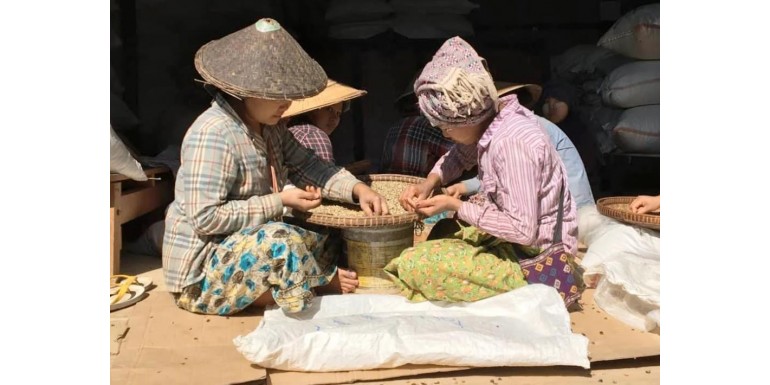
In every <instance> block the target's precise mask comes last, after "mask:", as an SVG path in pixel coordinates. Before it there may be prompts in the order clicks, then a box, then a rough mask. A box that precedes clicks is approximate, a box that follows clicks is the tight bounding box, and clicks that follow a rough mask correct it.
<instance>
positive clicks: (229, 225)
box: [181, 119, 283, 235]
mask: <svg viewBox="0 0 770 385" xmlns="http://www.w3.org/2000/svg"><path fill="white" fill-rule="evenodd" d="M197 124H198V123H197V122H196V125H197ZM221 124H225V123H224V121H223V120H221V119H210V120H207V121H203V122H202V123H201V126H200V127H193V128H192V129H191V130H190V134H189V136H188V138H187V139H186V140H185V141H184V143H183V145H182V149H181V159H182V162H183V163H184V164H185V167H184V169H183V172H184V175H182V178H183V180H184V184H185V185H184V187H183V194H184V202H185V210H186V211H187V214H188V215H189V218H190V224H191V226H192V228H193V230H194V231H195V233H196V234H199V235H214V234H230V233H232V232H234V231H237V230H239V229H242V228H244V227H248V226H251V225H256V224H261V223H265V222H266V221H267V220H268V219H270V218H273V217H275V216H278V215H280V214H281V213H282V212H283V204H282V203H281V198H280V196H279V194H267V195H262V196H252V197H250V198H248V199H246V200H229V199H228V198H227V196H228V193H229V192H230V190H231V189H232V187H233V185H234V184H235V180H236V175H237V174H238V159H236V155H235V154H236V152H235V151H234V148H233V147H232V144H231V142H229V141H228V140H227V138H226V137H225V136H224V135H223V134H222V130H221V129H220V128H219V127H218V126H219V125H221Z"/></svg>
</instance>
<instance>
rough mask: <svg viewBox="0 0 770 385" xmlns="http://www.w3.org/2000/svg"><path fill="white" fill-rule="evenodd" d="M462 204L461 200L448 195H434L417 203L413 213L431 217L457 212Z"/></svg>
mask: <svg viewBox="0 0 770 385" xmlns="http://www.w3.org/2000/svg"><path fill="white" fill-rule="evenodd" d="M462 203H463V202H462V201H461V200H459V199H457V198H455V197H452V196H449V195H436V196H434V197H433V198H428V199H425V200H422V201H419V202H417V203H416V209H415V211H416V212H417V213H418V214H420V215H423V216H425V217H432V216H434V215H436V214H440V213H443V212H444V211H448V210H452V211H458V210H460V205H461V204H462Z"/></svg>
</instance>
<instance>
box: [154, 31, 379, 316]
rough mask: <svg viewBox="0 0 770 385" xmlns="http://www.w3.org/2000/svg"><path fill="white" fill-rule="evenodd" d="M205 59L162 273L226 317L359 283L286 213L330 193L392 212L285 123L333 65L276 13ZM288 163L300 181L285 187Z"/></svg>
mask: <svg viewBox="0 0 770 385" xmlns="http://www.w3.org/2000/svg"><path fill="white" fill-rule="evenodd" d="M195 68H196V69H197V70H198V72H199V73H200V74H201V76H202V77H203V79H204V80H205V81H206V83H207V84H206V87H207V89H209V90H210V91H212V93H213V96H214V100H213V101H212V103H211V107H210V108H208V109H207V110H206V111H204V112H203V113H202V114H201V115H200V116H199V117H198V118H197V119H196V120H195V122H193V124H192V126H191V127H190V128H189V129H188V130H187V133H186V134H185V137H184V140H183V142H182V149H181V167H180V168H179V171H178V173H177V177H176V187H175V197H174V202H172V203H171V205H170V207H169V209H168V212H167V214H166V229H165V234H164V237H163V274H164V277H165V281H166V287H167V288H168V290H169V291H170V292H171V293H173V294H174V296H175V298H176V304H177V306H179V307H180V308H182V309H185V310H187V311H190V312H194V313H203V314H218V315H228V314H233V313H236V312H239V311H241V310H243V309H244V308H245V307H247V306H250V305H252V304H256V305H260V306H264V305H267V304H270V303H273V302H274V303H277V304H278V305H280V306H281V308H283V309H284V310H285V311H287V312H298V311H301V310H303V309H305V308H307V306H308V305H309V302H310V301H311V300H312V298H313V296H314V291H315V288H321V287H329V286H331V289H333V290H335V291H338V292H339V291H352V290H354V289H355V287H356V285H357V284H358V281H357V280H356V276H355V273H354V272H352V271H348V270H343V269H338V268H337V266H336V263H335V258H336V257H337V255H336V254H333V253H330V252H329V250H328V248H327V247H326V245H327V242H326V239H327V235H326V234H323V233H319V232H316V231H312V230H310V229H307V228H301V227H298V226H293V225H290V224H288V223H283V222H280V218H281V216H282V213H283V212H284V208H292V209H294V210H303V211H306V210H309V209H312V208H314V207H317V206H318V205H320V203H321V197H324V198H330V199H334V200H337V201H343V202H349V203H353V202H355V201H356V200H357V201H358V203H359V204H360V205H361V208H362V210H363V211H364V212H366V213H367V214H370V215H371V214H387V213H388V208H387V203H386V200H385V199H384V198H383V197H382V196H381V195H379V194H377V193H376V192H374V191H373V190H372V189H371V188H369V187H368V186H367V185H366V184H364V183H362V182H360V181H359V180H357V179H356V178H355V177H353V175H351V174H350V173H349V172H347V171H345V170H343V169H342V168H339V167H336V166H334V165H332V164H329V163H326V162H322V161H320V160H319V159H318V158H317V157H316V156H315V155H314V154H313V153H312V152H311V151H309V150H307V149H306V148H304V147H302V146H301V145H300V144H299V143H297V141H296V140H295V139H294V137H293V136H292V135H291V133H290V132H289V131H288V130H287V129H286V127H285V123H279V121H280V119H281V115H282V114H283V112H284V111H286V109H287V108H288V107H289V106H290V105H291V103H292V100H297V99H304V98H307V97H309V96H313V95H316V94H318V93H319V92H321V90H323V89H324V87H326V81H327V77H326V73H325V72H324V70H323V69H322V68H321V66H320V65H319V64H318V63H317V62H316V61H315V60H313V59H312V58H310V56H308V55H307V53H306V52H305V51H304V50H303V49H302V47H300V46H299V44H297V42H296V41H295V40H294V39H293V38H292V37H291V35H289V34H288V33H287V32H286V31H285V30H284V29H283V28H281V26H280V25H279V24H278V22H276V21H275V20H272V19H261V20H259V21H258V22H257V23H256V24H252V25H249V26H248V27H246V28H244V29H242V30H240V31H237V32H234V33H232V34H230V35H227V36H225V37H223V38H221V39H219V40H214V41H212V42H209V43H208V44H206V45H204V46H203V47H201V48H200V49H199V50H198V52H197V54H196V55H195ZM289 169H291V170H292V171H293V172H292V180H291V182H293V183H294V185H296V186H298V187H299V188H294V189H284V188H283V186H285V185H286V182H287V180H289V177H288V175H289Z"/></svg>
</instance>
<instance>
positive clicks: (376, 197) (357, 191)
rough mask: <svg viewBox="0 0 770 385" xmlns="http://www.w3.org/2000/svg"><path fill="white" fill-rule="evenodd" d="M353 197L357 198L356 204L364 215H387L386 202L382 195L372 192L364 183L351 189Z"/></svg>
mask: <svg viewBox="0 0 770 385" xmlns="http://www.w3.org/2000/svg"><path fill="white" fill-rule="evenodd" d="M353 196H354V197H356V198H358V204H359V205H360V206H361V210H364V213H366V215H369V216H371V215H388V214H390V211H389V210H388V201H387V200H386V199H385V197H383V196H382V195H380V194H378V193H377V192H376V191H374V190H372V189H371V188H370V187H369V186H367V185H366V184H365V183H358V184H356V185H355V187H353Z"/></svg>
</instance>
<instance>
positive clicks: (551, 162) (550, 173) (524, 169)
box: [431, 95, 577, 253]
mask: <svg viewBox="0 0 770 385" xmlns="http://www.w3.org/2000/svg"><path fill="white" fill-rule="evenodd" d="M500 102H501V103H502V108H501V110H500V112H499V113H498V114H497V116H496V117H495V119H494V120H493V121H492V123H491V124H490V125H489V127H488V128H487V130H486V131H485V132H484V134H483V135H482V136H481V139H479V142H478V144H477V145H476V146H475V147H476V148H475V149H474V146H472V145H470V146H463V145H456V146H454V147H453V148H452V149H451V150H450V151H449V152H448V153H447V154H445V155H444V156H443V157H442V158H441V159H439V161H438V162H437V163H436V165H435V166H434V167H433V170H432V171H431V173H434V174H438V175H439V176H440V177H441V180H442V183H445V182H448V181H451V180H454V179H456V178H457V177H459V176H460V174H461V173H462V171H463V169H469V168H471V167H473V166H474V165H476V164H478V168H479V179H480V180H481V193H483V194H486V199H487V202H486V203H485V204H484V206H478V205H476V204H473V203H470V202H463V203H462V205H461V206H460V210H459V211H458V212H457V215H458V217H459V218H460V219H462V220H464V221H465V222H468V223H469V224H471V225H473V226H476V227H478V228H479V229H481V230H483V231H485V232H487V233H489V234H492V235H494V236H496V237H498V238H502V239H505V240H506V241H508V242H513V243H518V244H521V245H527V246H537V247H548V246H550V245H551V244H553V234H554V228H555V227H556V214H557V211H558V208H559V191H560V188H561V186H562V185H563V186H564V214H563V215H564V217H563V219H562V222H563V223H562V241H563V242H564V244H565V245H566V246H567V247H568V250H567V251H570V252H572V253H577V216H576V209H575V204H574V203H573V201H572V196H571V195H570V192H569V188H568V185H567V172H566V171H565V168H564V164H563V163H562V161H561V159H560V158H559V155H558V154H557V153H556V150H555V149H554V147H553V145H552V144H551V142H550V141H549V139H548V135H547V134H546V132H545V130H543V129H542V128H541V127H540V124H539V123H538V120H537V117H536V116H535V115H534V114H533V113H532V111H530V110H528V109H526V108H524V107H522V106H521V105H520V104H519V102H518V99H517V98H516V95H510V96H506V97H504V98H501V99H500ZM474 150H477V151H474ZM476 156H478V158H477V157H476Z"/></svg>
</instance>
